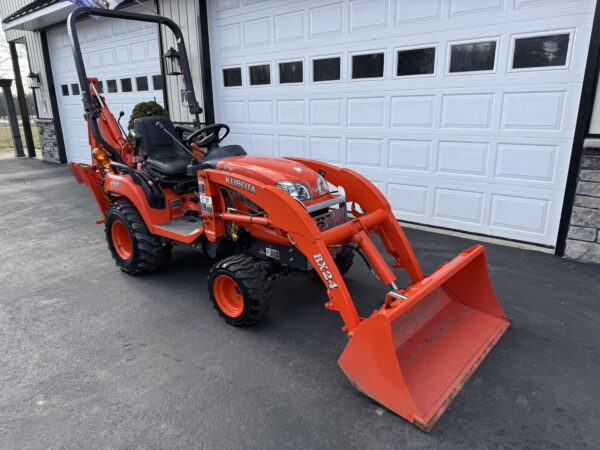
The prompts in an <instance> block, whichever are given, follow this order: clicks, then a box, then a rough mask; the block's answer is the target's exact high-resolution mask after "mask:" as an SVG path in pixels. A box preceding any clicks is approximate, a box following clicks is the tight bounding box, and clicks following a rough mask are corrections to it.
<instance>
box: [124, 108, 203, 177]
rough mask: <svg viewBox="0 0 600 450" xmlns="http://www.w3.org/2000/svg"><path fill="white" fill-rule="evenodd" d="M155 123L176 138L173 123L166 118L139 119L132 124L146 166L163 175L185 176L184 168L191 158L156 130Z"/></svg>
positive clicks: (165, 135) (167, 136)
mask: <svg viewBox="0 0 600 450" xmlns="http://www.w3.org/2000/svg"><path fill="white" fill-rule="evenodd" d="M157 122H160V123H162V124H163V125H164V127H165V130H167V131H168V132H169V133H171V134H172V135H173V136H177V131H176V130H175V127H174V126H173V122H171V120H170V119H169V118H168V117H160V116H150V117H140V118H137V119H135V121H134V122H133V129H134V131H135V135H136V139H137V140H138V145H139V149H140V151H141V153H142V155H143V156H146V164H147V165H148V166H150V168H151V169H154V171H157V172H159V173H161V174H164V175H168V176H178V175H186V168H187V166H188V165H189V164H190V163H191V162H192V157H191V156H190V155H189V153H187V152H186V151H185V150H184V149H183V148H181V147H180V146H179V144H177V143H176V142H174V140H173V138H172V137H171V136H169V135H168V134H167V133H165V132H164V131H163V130H161V129H159V128H157V127H156V123H157Z"/></svg>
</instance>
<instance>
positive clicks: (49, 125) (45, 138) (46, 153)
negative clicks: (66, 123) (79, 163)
mask: <svg viewBox="0 0 600 450" xmlns="http://www.w3.org/2000/svg"><path fill="white" fill-rule="evenodd" d="M35 123H36V124H37V126H38V130H39V133H40V146H41V147H42V159H43V160H44V161H48V162H53V163H60V157H59V156H58V144H57V142H56V131H55V129H54V120H52V119H35Z"/></svg>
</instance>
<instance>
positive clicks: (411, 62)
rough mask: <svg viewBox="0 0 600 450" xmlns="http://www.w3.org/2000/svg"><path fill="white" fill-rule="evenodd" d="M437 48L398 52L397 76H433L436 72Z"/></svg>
mask: <svg viewBox="0 0 600 450" xmlns="http://www.w3.org/2000/svg"><path fill="white" fill-rule="evenodd" d="M435 50H436V48H435V47H424V48H412V49H407V50H397V52H396V76H397V77H406V76H413V75H431V74H433V73H434V72H435Z"/></svg>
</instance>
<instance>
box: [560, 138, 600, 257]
mask: <svg viewBox="0 0 600 450" xmlns="http://www.w3.org/2000/svg"><path fill="white" fill-rule="evenodd" d="M565 256H566V257H567V258H571V259H576V260H579V261H586V262H595V263H600V139H592V138H588V139H586V140H585V144H584V149H583V158H582V161H581V167H580V168H579V175H578V178H577V189H576V191H575V205H574V206H573V212H572V213H571V222H570V226H569V233H568V234H567V245H566V249H565Z"/></svg>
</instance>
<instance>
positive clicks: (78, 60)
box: [67, 6, 202, 162]
mask: <svg viewBox="0 0 600 450" xmlns="http://www.w3.org/2000/svg"><path fill="white" fill-rule="evenodd" d="M87 16H100V17H113V18H115V19H125V20H135V21H138V22H151V23H156V24H157V25H165V26H166V27H168V28H169V29H170V30H171V31H172V32H173V34H174V35H175V41H176V43H177V50H178V52H179V58H180V61H181V69H182V72H183V82H184V84H185V87H186V89H187V91H188V93H189V95H188V96H187V100H188V104H189V111H190V114H192V115H193V116H194V118H195V121H196V124H199V123H200V117H199V115H200V113H201V112H202V108H201V107H200V105H199V104H198V100H197V99H196V94H195V92H194V84H193V83H192V75H191V73H190V65H189V60H188V56H187V51H186V49H185V42H184V39H183V33H182V32H181V29H180V28H179V27H178V26H177V24H176V23H175V22H173V21H172V20H171V19H168V18H166V17H162V16H159V15H156V16H151V15H148V14H139V13H132V12H126V11H114V10H109V9H102V8H92V7H88V6H84V7H81V8H77V9H76V10H74V11H73V12H72V13H71V14H69V18H68V19H67V29H68V31H69V38H70V40H71V47H72V48H73V58H74V59H75V68H76V69H77V76H78V78H79V86H80V88H81V95H82V98H83V107H84V110H85V113H86V114H87V115H88V116H89V117H90V118H92V119H96V118H97V117H98V116H99V114H100V113H99V111H98V109H97V108H96V105H95V103H94V101H93V99H92V93H91V92H90V89H89V82H88V79H87V73H86V71H85V65H84V62H83V56H82V54H81V46H80V45H79V37H78V36H77V26H76V22H77V20H78V19H80V18H82V17H87ZM90 125H91V130H92V134H93V135H94V139H96V141H97V142H99V143H100V144H102V146H103V147H104V148H105V149H106V150H107V151H108V152H109V153H110V154H111V155H112V156H113V158H114V159H115V160H116V161H117V162H120V161H121V157H120V156H121V155H120V154H119V152H117V151H116V149H114V148H112V147H111V146H110V145H109V144H108V143H107V142H106V141H105V140H104V139H103V138H102V135H101V134H100V130H99V128H98V124H97V123H96V121H95V120H90Z"/></svg>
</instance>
